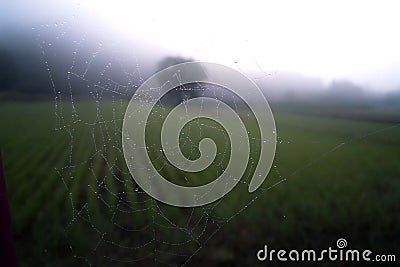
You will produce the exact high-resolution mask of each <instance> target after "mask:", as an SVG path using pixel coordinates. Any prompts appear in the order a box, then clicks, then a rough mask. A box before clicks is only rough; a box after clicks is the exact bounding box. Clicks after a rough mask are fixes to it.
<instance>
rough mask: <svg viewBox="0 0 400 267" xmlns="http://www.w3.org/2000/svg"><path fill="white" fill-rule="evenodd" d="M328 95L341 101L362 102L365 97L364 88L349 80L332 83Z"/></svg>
mask: <svg viewBox="0 0 400 267" xmlns="http://www.w3.org/2000/svg"><path fill="white" fill-rule="evenodd" d="M328 94H329V97H330V98H331V99H337V100H341V101H354V100H362V99H363V98H364V97H365V91H364V89H363V88H362V87H360V86H358V85H356V84H354V83H352V82H350V81H347V80H339V81H332V83H331V84H330V86H329V88H328Z"/></svg>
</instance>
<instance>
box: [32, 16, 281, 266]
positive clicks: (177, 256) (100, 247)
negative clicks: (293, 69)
mask: <svg viewBox="0 0 400 267" xmlns="http://www.w3.org/2000/svg"><path fill="white" fill-rule="evenodd" d="M73 23H74V20H72V21H69V22H63V23H56V24H54V25H48V24H46V25H42V26H41V27H40V28H39V29H35V30H36V31H37V33H38V34H37V37H38V43H39V46H40V48H41V51H42V54H43V59H44V62H45V65H46V68H47V72H48V75H49V77H50V82H51V86H52V89H53V93H54V117H55V125H54V128H55V134H59V135H60V136H61V135H64V136H65V134H66V136H67V137H68V141H67V143H68V145H67V149H68V151H69V153H68V157H67V158H66V159H65V163H64V165H62V166H56V168H55V171H56V172H57V173H58V175H59V177H60V179H61V180H62V183H63V185H64V187H65V190H66V191H67V195H68V199H67V202H68V205H67V210H66V212H65V214H66V215H65V216H66V219H65V220H64V221H65V227H64V234H65V237H66V240H67V243H68V247H69V251H70V254H71V255H72V258H74V259H76V260H79V261H81V262H84V263H86V264H88V265H95V266H97V265H113V264H115V265H124V264H126V265H131V264H135V265H149V264H151V263H154V264H156V265H158V264H165V265H172V266H175V265H186V264H188V263H190V262H191V261H193V258H194V257H195V256H196V255H197V254H198V253H199V252H200V251H201V250H202V249H204V248H207V243H208V242H209V240H210V239H211V238H212V237H214V236H215V235H216V234H217V233H218V231H219V230H220V229H221V228H222V227H223V226H224V225H226V224H227V223H229V222H230V221H231V220H233V219H234V218H235V217H236V216H238V215H239V214H241V213H243V212H244V211H245V210H246V209H247V208H248V207H249V206H250V205H252V204H253V203H254V202H255V200H256V199H257V198H258V197H259V195H260V194H262V193H263V192H265V191H267V190H269V189H270V188H272V187H274V186H276V185H278V184H280V183H281V182H283V181H285V179H284V178H283V177H281V175H280V174H279V171H278V170H277V168H276V166H274V168H273V170H274V171H273V172H274V174H273V175H274V179H273V181H274V182H273V183H270V184H269V186H268V187H262V188H260V189H259V190H258V191H257V192H256V193H253V194H249V193H248V191H247V189H248V184H249V179H250V178H251V176H252V172H253V171H254V169H255V166H256V164H257V156H258V154H257V153H258V150H259V146H260V144H259V143H260V138H259V132H258V133H257V131H256V132H255V133H251V132H250V131H249V137H250V138H249V139H250V143H251V150H252V151H253V154H255V155H256V156H251V157H250V160H249V164H248V167H247V170H246V172H245V175H244V177H242V179H241V180H240V183H239V184H238V185H237V186H236V188H235V189H234V190H232V192H230V193H229V194H228V195H227V196H225V197H224V198H222V199H220V200H218V201H216V202H214V203H211V204H209V205H206V206H203V207H198V208H178V207H172V206H169V205H165V204H163V203H160V202H158V201H156V200H154V199H153V198H151V197H150V196H148V195H147V194H146V193H144V192H143V191H142V190H141V188H139V187H138V186H137V185H136V183H135V181H134V180H133V178H132V177H131V174H130V173H129V171H128V169H127V167H126V164H125V161H124V157H123V152H122V144H121V142H122V139H121V128H122V119H123V116H124V112H125V108H126V106H127V104H128V101H129V100H130V97H131V96H132V95H133V93H134V92H135V91H136V89H137V88H138V87H139V86H140V85H141V83H142V82H143V81H144V80H145V78H146V77H148V75H149V73H148V72H147V74H143V73H144V72H146V71H144V70H143V69H145V68H142V66H143V65H146V63H145V62H143V61H141V59H140V58H138V54H140V51H139V50H135V47H133V48H132V47H131V48H130V50H129V51H126V47H124V46H122V45H121V44H119V43H103V42H102V41H101V40H98V38H97V39H96V38H94V37H93V36H90V35H88V34H87V33H85V32H80V33H78V34H76V33H73V28H74V25H73ZM75 26H76V25H75ZM199 95H201V96H210V97H214V98H216V99H219V100H221V101H224V102H228V103H229V105H230V106H231V107H232V108H233V109H234V110H235V111H236V112H237V113H238V114H239V115H240V117H241V118H242V119H243V121H244V122H245V125H246V127H249V129H254V128H255V127H254V121H255V118H254V115H253V114H252V112H251V111H250V110H249V109H248V108H247V106H246V105H245V104H244V102H243V101H242V100H241V99H240V97H238V96H236V95H234V94H233V93H230V92H229V90H226V89H225V88H221V87H218V86H215V85H209V84H190V85H183V86H180V87H178V88H175V90H173V91H172V92H171V93H170V94H168V95H167V96H166V97H164V98H162V99H161V100H160V101H159V102H158V105H157V108H155V109H154V111H153V112H152V114H151V116H150V118H149V120H148V124H149V125H150V126H149V127H153V126H154V127H156V126H161V125H162V121H163V120H164V119H165V117H166V115H168V113H169V112H170V111H171V110H172V108H173V105H172V104H176V103H172V102H174V101H175V102H178V103H179V102H184V103H185V101H187V100H188V99H190V98H192V97H196V96H199ZM171 101H172V102H171ZM159 130H160V128H159V129H157V130H156V129H155V128H151V129H150V132H151V133H152V134H150V135H149V138H147V136H146V139H148V140H146V141H147V144H148V147H147V150H148V152H149V155H150V157H151V158H152V160H153V162H152V163H153V164H154V165H155V166H156V167H157V170H159V172H160V173H162V174H163V175H164V176H165V177H166V178H167V179H171V180H172V181H174V182H175V183H177V184H181V185H189V186H194V185H198V184H199V181H200V183H201V184H204V183H206V182H209V181H212V180H213V179H215V178H217V177H218V175H219V174H220V173H221V172H222V171H223V170H224V168H225V167H226V165H227V162H228V161H229V155H230V143H229V138H228V135H227V133H226V132H225V130H224V129H223V128H222V127H221V126H220V125H219V124H218V123H213V122H211V121H207V120H202V119H196V120H194V121H192V122H190V123H188V124H187V126H185V128H184V129H183V131H182V133H181V134H182V135H181V136H180V141H181V144H182V148H184V149H183V151H184V153H186V155H185V156H187V157H188V158H196V157H197V156H198V153H199V151H198V142H199V140H201V139H203V138H204V137H208V136H213V133H214V137H215V138H217V140H219V141H221V140H222V143H221V142H220V143H219V144H217V146H218V153H217V157H216V161H215V163H214V164H213V165H212V166H211V167H210V168H209V169H208V172H207V173H206V176H205V177H204V175H203V176H199V175H197V177H196V175H192V176H191V177H190V176H189V175H187V174H185V173H183V174H182V173H180V172H179V170H177V169H176V168H174V167H173V166H171V165H170V164H169V163H168V161H167V160H166V158H165V157H164V155H163V153H162V149H161V144H160V141H159V140H158V141H157V139H153V138H152V137H153V136H158V137H159V134H158V135H157V134H154V133H157V132H158V131H159ZM153 132H154V133H153ZM158 139H159V138H158ZM138 164H140V160H139V161H138ZM210 173H211V174H213V176H214V177H211V176H210V177H209V174H210ZM199 177H200V178H202V179H200V178H199Z"/></svg>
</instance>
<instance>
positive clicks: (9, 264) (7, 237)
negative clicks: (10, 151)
mask: <svg viewBox="0 0 400 267" xmlns="http://www.w3.org/2000/svg"><path fill="white" fill-rule="evenodd" d="M0 266H4V267H15V266H18V264H17V255H16V252H15V244H14V238H13V232H12V227H11V218H10V208H9V206H8V198H7V188H6V179H5V177H4V170H3V161H2V157H1V149H0Z"/></svg>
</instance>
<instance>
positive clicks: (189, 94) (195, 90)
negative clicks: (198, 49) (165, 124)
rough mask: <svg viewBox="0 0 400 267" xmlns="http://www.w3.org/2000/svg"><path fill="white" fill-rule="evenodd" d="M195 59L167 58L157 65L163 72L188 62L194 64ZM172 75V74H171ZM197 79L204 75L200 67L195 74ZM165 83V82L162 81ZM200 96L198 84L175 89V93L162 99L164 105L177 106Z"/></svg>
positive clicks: (171, 92) (182, 73)
mask: <svg viewBox="0 0 400 267" xmlns="http://www.w3.org/2000/svg"><path fill="white" fill-rule="evenodd" d="M193 61H194V60H193V59H190V58H183V57H166V58H164V59H162V60H161V61H160V62H159V63H158V65H157V71H161V70H163V69H166V68H168V67H171V66H174V65H176V64H181V63H186V62H193ZM171 75H172V74H171ZM180 75H193V73H185V72H184V71H183V72H181V73H180ZM195 75H196V77H198V76H199V75H200V77H201V75H204V76H205V73H204V71H203V70H202V69H201V66H200V65H199V67H198V69H196V73H195ZM160 82H161V83H163V82H164V81H160ZM199 95H200V91H199V86H198V84H186V85H183V86H179V87H178V88H175V90H174V91H170V92H169V93H168V94H167V95H165V96H164V97H163V98H162V99H161V103H162V104H170V105H177V104H179V103H181V102H182V101H184V100H187V99H190V98H194V97H198V96H199Z"/></svg>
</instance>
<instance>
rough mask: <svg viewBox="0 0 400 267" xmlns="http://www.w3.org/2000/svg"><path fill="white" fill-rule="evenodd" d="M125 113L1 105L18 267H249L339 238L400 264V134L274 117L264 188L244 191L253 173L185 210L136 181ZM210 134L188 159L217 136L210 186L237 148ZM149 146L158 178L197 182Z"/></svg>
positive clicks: (389, 128) (98, 107) (120, 106)
mask: <svg viewBox="0 0 400 267" xmlns="http://www.w3.org/2000/svg"><path fill="white" fill-rule="evenodd" d="M125 107H126V103H125V102H111V101H104V102H103V103H101V104H96V103H93V102H89V101H87V102H83V101H82V102H77V103H74V109H73V108H72V106H71V104H64V105H62V106H55V104H54V103H46V102H43V103H28V102H26V103H22V102H0V122H1V130H0V146H1V148H2V153H3V160H4V167H5V175H6V182H7V189H8V195H9V199H10V206H11V207H10V208H11V213H12V214H11V216H12V224H13V227H14V232H15V240H16V248H17V254H18V257H19V261H20V263H21V266H86V265H92V266H135V265H138V266H149V265H150V266H154V265H155V266H164V265H168V264H169V265H171V264H172V265H181V264H184V263H185V264H188V266H202V265H204V264H207V265H208V266H214V265H218V264H219V265H221V264H226V265H240V264H247V265H251V264H254V263H257V259H256V253H257V251H258V250H259V249H261V248H262V247H263V246H264V244H268V246H269V247H272V248H276V249H279V248H298V249H301V248H315V249H317V248H327V247H329V246H332V247H334V246H335V245H336V240H337V239H338V238H345V239H346V240H347V242H348V246H349V247H351V248H360V249H371V250H372V251H373V252H376V253H387V254H389V253H392V254H395V253H397V258H398V260H399V257H400V255H398V245H399V241H400V227H399V225H400V201H399V199H400V125H399V124H395V123H388V122H376V121H374V122H370V121H367V120H363V121H361V120H350V119H338V118H330V117H321V116H320V117H317V116H311V115H295V114H290V113H276V114H274V115H275V120H276V125H277V131H278V144H277V152H276V158H275V162H274V166H273V168H272V170H271V172H270V174H269V176H268V178H267V179H266V181H265V182H264V184H263V186H262V188H261V189H259V190H257V191H256V192H255V193H252V194H249V193H248V192H247V183H248V181H249V179H250V177H251V172H252V170H253V171H254V169H252V166H249V167H248V169H247V171H246V173H245V177H243V179H242V181H243V182H242V183H240V184H239V185H238V186H237V187H236V188H235V189H234V190H232V191H231V192H230V193H229V194H228V195H227V196H226V197H225V198H223V199H222V200H221V201H218V202H216V203H212V204H210V205H208V206H206V207H202V208H196V209H184V208H175V207H170V206H167V205H164V204H161V203H158V202H156V201H154V200H153V199H151V198H150V197H148V196H147V195H146V194H145V193H144V192H143V191H141V190H140V189H139V188H137V186H136V184H135V183H134V182H133V180H132V178H131V176H130V174H129V172H128V170H127V167H126V165H125V161H124V158H123V155H122V151H121V124H122V117H123V113H124V110H125ZM199 123H200V122H199ZM154 124H155V125H156V124H157V123H154ZM200 124H201V123H200ZM149 127H153V126H151V125H150V126H149ZM204 127H205V128H204V129H203V131H202V132H201V134H200V133H199V132H198V130H193V131H194V132H192V133H191V134H192V136H195V137H194V138H193V140H191V141H190V142H189V143H185V144H184V145H183V149H184V150H186V151H189V150H190V151H196V150H193V148H192V146H193V145H194V144H195V143H196V140H197V141H198V140H199V139H201V138H202V137H204V136H207V135H208V134H210V135H211V133H209V132H210V131H211V130H212V129H216V130H217V133H216V137H215V140H216V142H217V144H219V146H218V149H219V150H218V151H219V152H220V153H219V158H217V159H218V162H219V163H220V164H219V165H213V166H211V169H210V170H208V172H205V173H203V174H202V177H203V178H204V179H205V180H207V179H210V178H213V177H215V176H216V175H217V174H218V173H219V172H220V171H221V170H222V169H223V168H224V166H225V165H226V163H227V159H228V156H229V151H228V150H226V145H227V144H229V141H227V140H226V134H225V133H224V132H223V131H220V129H218V125H212V124H207V123H205V126H204ZM252 127H253V128H254V126H250V128H252ZM189 130H190V129H186V130H185V131H189ZM250 130H254V129H250ZM196 131H197V132H196ZM150 132H152V133H157V130H156V129H154V130H152V129H151V128H150ZM186 133H187V134H188V133H189V132H186ZM256 137H257V133H256V134H255V140H256V139H257V138H256ZM148 138H149V142H150V143H153V144H155V145H154V146H153V147H151V148H150V154H151V155H152V159H154V162H155V163H154V164H155V165H157V166H158V168H159V169H160V172H162V173H163V174H164V175H166V176H169V177H172V178H171V179H172V180H174V181H175V182H177V183H183V184H184V183H185V181H190V182H193V183H197V182H199V178H198V177H195V176H193V177H192V176H190V175H186V174H182V173H178V172H176V170H175V169H173V168H171V167H169V166H168V165H167V166H166V167H165V168H163V164H164V162H165V161H164V160H163V158H157V153H156V152H157V151H159V148H158V146H157V144H158V143H157V141H156V139H157V135H156V134H152V135H149V137H148ZM181 141H185V139H184V138H183V139H181ZM252 145H253V146H252V147H253V154H252V156H251V159H252V160H255V161H256V160H257V142H253V143H252ZM184 152H185V151H184ZM225 152H226V153H225ZM185 153H187V154H188V157H191V156H192V157H196V153H194V154H193V155H191V154H190V153H189V152H185ZM202 181H203V180H202Z"/></svg>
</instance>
